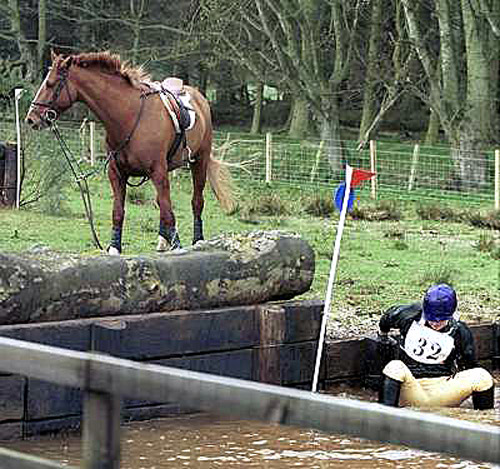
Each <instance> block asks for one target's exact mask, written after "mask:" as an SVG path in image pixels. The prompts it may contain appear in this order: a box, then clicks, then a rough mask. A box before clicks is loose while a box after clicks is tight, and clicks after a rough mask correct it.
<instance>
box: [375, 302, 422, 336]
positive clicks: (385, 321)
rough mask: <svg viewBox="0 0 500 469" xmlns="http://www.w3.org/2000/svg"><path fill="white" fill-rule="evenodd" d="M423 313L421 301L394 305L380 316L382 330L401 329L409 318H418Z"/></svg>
mask: <svg viewBox="0 0 500 469" xmlns="http://www.w3.org/2000/svg"><path fill="white" fill-rule="evenodd" d="M421 314H422V305H421V304H420V303H412V304H410V305H397V306H392V307H391V308H389V309H388V310H387V311H385V313H383V314H382V317H381V318H380V322H379V327H380V331H381V332H389V331H390V330H391V329H401V327H402V326H403V325H404V324H405V323H407V321H408V320H410V319H411V320H413V319H416V318H417V317H419V316H420V315H421Z"/></svg>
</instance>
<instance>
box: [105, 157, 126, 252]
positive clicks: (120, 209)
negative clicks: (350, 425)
mask: <svg viewBox="0 0 500 469" xmlns="http://www.w3.org/2000/svg"><path fill="white" fill-rule="evenodd" d="M108 177H109V182H110V184H111V190H112V191H113V218H112V221H113V228H112V232H111V242H110V244H109V246H108V249H107V252H108V254H112V255H118V254H121V252H122V228H123V220H124V218H125V194H126V192H127V179H126V177H124V176H122V175H121V174H120V171H119V170H118V168H117V166H116V163H115V161H114V160H112V161H111V162H110V164H109V168H108Z"/></svg>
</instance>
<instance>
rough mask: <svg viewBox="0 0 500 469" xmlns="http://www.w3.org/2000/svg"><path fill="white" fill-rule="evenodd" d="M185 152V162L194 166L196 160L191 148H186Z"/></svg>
mask: <svg viewBox="0 0 500 469" xmlns="http://www.w3.org/2000/svg"><path fill="white" fill-rule="evenodd" d="M186 151H187V158H186V161H187V162H188V164H190V165H191V164H194V163H196V158H195V156H194V155H193V152H192V150H191V148H189V147H186Z"/></svg>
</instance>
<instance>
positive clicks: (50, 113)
mask: <svg viewBox="0 0 500 469" xmlns="http://www.w3.org/2000/svg"><path fill="white" fill-rule="evenodd" d="M68 75H69V68H66V67H65V68H63V69H57V78H58V82H57V84H56V85H55V89H54V91H53V93H52V98H51V99H50V101H48V102H43V101H33V102H32V103H31V105H32V106H38V107H41V108H46V111H45V112H43V113H40V119H42V120H43V121H45V122H47V124H49V125H51V124H53V123H54V122H55V121H56V120H57V118H58V117H59V112H58V110H57V109H56V106H55V104H56V102H57V100H58V99H59V97H60V96H61V93H62V91H63V90H66V93H67V95H68V99H69V103H70V104H69V107H71V106H72V105H73V99H72V98H71V93H70V91H69V87H68Z"/></svg>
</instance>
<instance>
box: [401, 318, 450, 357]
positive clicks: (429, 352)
mask: <svg viewBox="0 0 500 469" xmlns="http://www.w3.org/2000/svg"><path fill="white" fill-rule="evenodd" d="M454 347H455V341H454V340H453V337H451V336H450V335H448V334H446V333H442V332H438V331H434V330H432V329H430V328H429V327H426V326H424V325H423V324H420V323H418V322H417V321H414V322H413V324H412V325H411V327H410V329H409V330H408V333H407V334H406V339H405V342H404V347H403V350H404V351H405V352H406V354H407V355H408V356H409V357H410V358H413V360H416V361H417V362H420V363H425V364H428V365H436V364H440V363H443V362H444V361H445V360H446V359H447V358H448V357H449V356H450V353H451V351H452V350H453V348H454Z"/></svg>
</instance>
